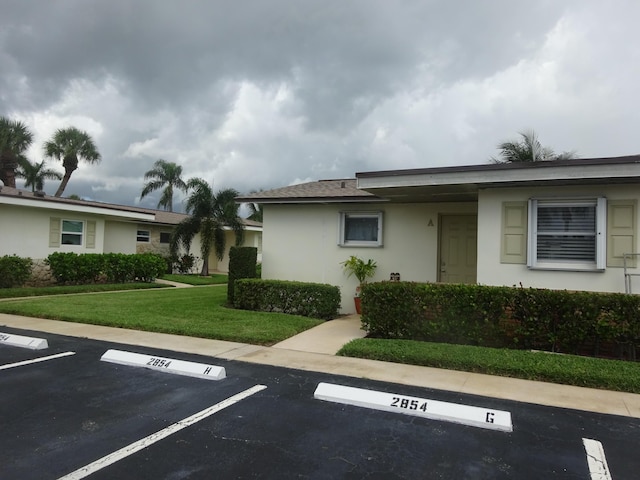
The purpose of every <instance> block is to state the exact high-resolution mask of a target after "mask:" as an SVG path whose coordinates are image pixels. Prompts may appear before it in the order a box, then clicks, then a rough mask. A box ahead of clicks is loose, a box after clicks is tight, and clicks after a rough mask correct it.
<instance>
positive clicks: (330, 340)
mask: <svg viewBox="0 0 640 480" xmlns="http://www.w3.org/2000/svg"><path fill="white" fill-rule="evenodd" d="M2 326H7V327H13V328H20V329H25V330H34V331H40V332H46V333H53V334H58V335H68V336H74V337H85V338H90V339H94V340H103V341H108V342H116V343H124V344H128V345H139V346H145V347H155V348H160V349H166V350H174V351H180V352H185V353H194V354H198V355H207V356H211V357H217V358H220V359H224V360H235V361H241V362H250V363H256V364H265V365H274V366H280V367H286V368H294V369H299V370H307V371H314V372H323V373H330V374H335V375H345V376H349V377H356V378H367V379H371V380H379V381H383V382H392V383H398V384H403V385H414V386H418V387H423V388H430V389H436V390H447V391H451V392H458V393H463V394H472V395H481V396H486V397H493V398H501V399H505V400H515V401H518V402H526V403H534V404H538V405H547V406H553V407H561V408H571V409H576V410H584V411H588V412H598V413H606V414H611V415H622V416H627V417H633V418H640V395H638V394H632V393H623V392H612V391H607V390H596V389H591V388H581V387H573V386H569V385H558V384H552V383H545V382H533V381H528V380H520V379H515V378H507V377H494V376H490V375H482V374H476V373H468V372H459V371H452V370H443V369H437V368H429V367H417V366H414V365H402V364H397V363H388V362H381V361H377V360H365V359H360V358H348V357H338V356H336V355H335V353H336V352H337V351H338V350H339V349H340V347H342V345H343V344H345V343H347V342H348V341H349V340H351V339H354V338H361V337H364V332H363V331H362V330H361V329H360V318H359V316H357V315H353V316H348V317H344V318H340V319H336V320H331V321H328V322H324V323H322V324H320V325H319V326H317V327H315V328H312V329H310V330H307V331H305V332H303V333H301V334H299V335H296V336H294V337H291V338H289V339H287V340H284V341H282V342H280V343H277V344H276V345H274V346H272V347H262V346H259V345H247V344H243V343H236V342H224V341H219V340H207V339H203V338H193V337H183V336H178V335H168V334H163V333H152V332H140V331H137V330H126V329H122V328H112V327H101V326H95V325H86V324H79V323H71V322H60V321H56V320H46V319H39V318H29V317H21V316H17V315H7V314H0V328H1V327H2Z"/></svg>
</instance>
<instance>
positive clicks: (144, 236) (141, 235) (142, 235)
mask: <svg viewBox="0 0 640 480" xmlns="http://www.w3.org/2000/svg"><path fill="white" fill-rule="evenodd" d="M150 238H151V234H150V233H149V230H138V234H137V241H138V242H146V243H148V242H149V240H150Z"/></svg>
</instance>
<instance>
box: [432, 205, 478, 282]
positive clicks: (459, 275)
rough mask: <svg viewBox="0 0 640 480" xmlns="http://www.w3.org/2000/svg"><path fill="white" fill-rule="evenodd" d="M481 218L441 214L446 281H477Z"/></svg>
mask: <svg viewBox="0 0 640 480" xmlns="http://www.w3.org/2000/svg"><path fill="white" fill-rule="evenodd" d="M477 244H478V217H477V216H476V215H443V216H442V217H440V276H439V280H440V281H441V282H443V283H476V272H477V267H478V257H477V252H478V247H477Z"/></svg>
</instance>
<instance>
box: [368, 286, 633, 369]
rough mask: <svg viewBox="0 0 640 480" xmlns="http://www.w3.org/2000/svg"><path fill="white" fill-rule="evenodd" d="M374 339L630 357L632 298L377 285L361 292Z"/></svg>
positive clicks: (494, 289) (601, 294)
mask: <svg viewBox="0 0 640 480" xmlns="http://www.w3.org/2000/svg"><path fill="white" fill-rule="evenodd" d="M362 303H363V312H364V313H363V315H362V322H363V326H364V329H365V330H366V331H367V332H368V333H369V334H370V335H371V336H374V337H380V338H398V339H411V340H422V341H431V342H446V343H455V344H463V345H479V346H486V347H509V348H519V349H536V350H545V351H551V352H563V353H574V354H575V353H577V354H588V355H604V356H610V357H620V358H623V357H626V358H628V359H633V360H635V359H636V355H635V351H636V348H638V347H640V296H637V295H626V294H621V293H594V292H568V291H558V290H546V289H534V288H522V287H520V288H516V287H490V286H484V285H461V284H436V283H410V282H381V283H368V284H366V285H363V288H362Z"/></svg>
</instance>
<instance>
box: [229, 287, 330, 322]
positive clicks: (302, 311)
mask: <svg viewBox="0 0 640 480" xmlns="http://www.w3.org/2000/svg"><path fill="white" fill-rule="evenodd" d="M233 304H234V307H236V308H240V309H243V310H255V311H260V312H281V313H289V314H292V315H302V316H304V317H311V318H320V319H323V320H329V319H332V318H335V317H336V316H337V315H338V308H339V307H340V289H339V288H338V287H336V286H333V285H327V284H321V283H303V282H289V281H284V280H261V279H239V280H236V282H235V296H234V303H233Z"/></svg>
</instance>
